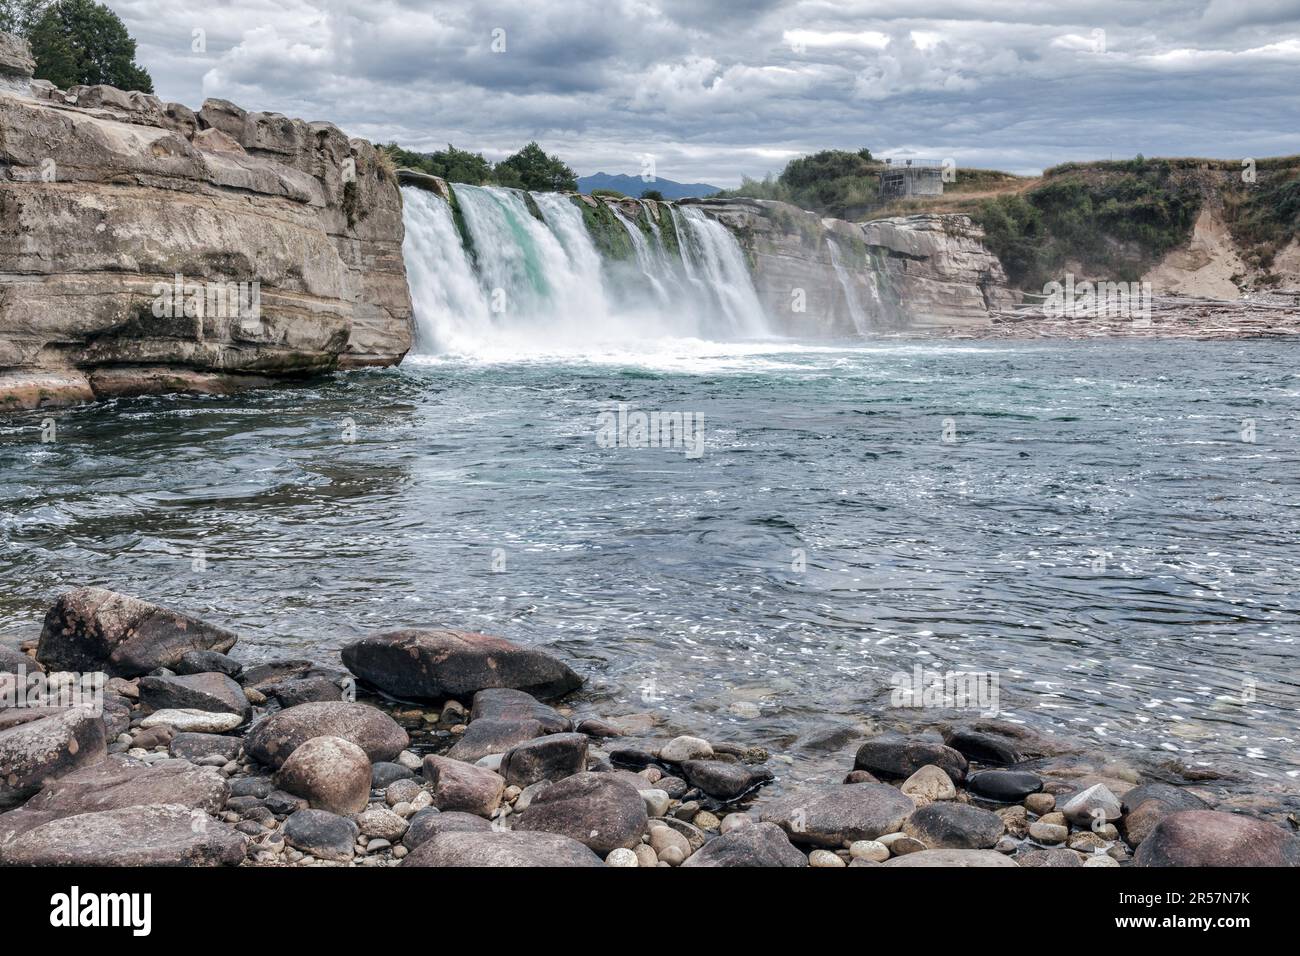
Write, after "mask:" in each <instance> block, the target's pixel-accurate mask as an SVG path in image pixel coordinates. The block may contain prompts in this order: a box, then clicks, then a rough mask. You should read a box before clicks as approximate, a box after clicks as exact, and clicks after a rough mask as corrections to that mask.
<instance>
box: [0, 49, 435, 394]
mask: <svg viewBox="0 0 1300 956" xmlns="http://www.w3.org/2000/svg"><path fill="white" fill-rule="evenodd" d="M32 69H33V63H32V59H31V56H30V53H29V52H28V49H27V46H26V44H25V43H24V42H23V41H21V40H17V39H15V38H13V37H10V36H7V35H4V34H0V408H5V407H8V408H32V407H38V406H44V405H58V404H72V403H76V402H81V401H87V400H91V399H94V398H108V397H114V396H119V395H133V394H148V393H156V392H167V391H191V390H192V391H210V392H225V391H230V390H234V389H237V388H240V387H243V386H246V385H251V384H258V383H263V382H266V381H268V380H274V379H282V378H286V377H293V376H301V375H305V374H310V373H317V372H327V371H331V370H334V369H338V368H350V367H356V366H364V365H393V364H396V363H398V362H400V361H401V360H402V358H403V356H404V355H405V354H406V352H407V351H408V350H409V349H410V347H411V342H412V333H413V328H412V314H411V300H410V294H409V292H408V290H407V284H406V271H405V267H404V265H403V262H402V238H403V227H402V201H401V194H400V192H399V191H398V186H397V177H396V175H395V172H394V170H393V169H392V167H391V165H390V164H389V163H388V162H387V161H386V159H385V157H383V156H382V154H381V153H379V151H378V150H376V149H375V148H374V147H373V146H372V145H371V144H370V143H368V142H366V141H364V140H360V139H351V140H349V139H348V137H347V136H345V135H344V134H343V132H341V131H340V130H339V129H338V128H337V127H335V126H333V125H331V124H329V123H307V122H303V121H302V120H297V119H289V118H287V117H285V116H282V115H280V114H277V113H260V112H247V111H245V110H243V109H241V108H239V107H238V106H235V105H234V104H232V103H228V102H226V101H224V100H215V99H210V100H207V101H206V102H205V103H204V104H203V106H202V107H201V108H200V109H199V110H198V111H197V112H194V111H192V110H190V109H188V108H187V107H185V106H182V105H180V104H178V103H165V102H163V101H161V100H160V99H159V98H158V97H156V96H152V95H147V94H142V93H126V92H123V91H121V90H118V89H115V88H113V87H107V86H89V87H87V86H80V87H74V88H73V89H71V90H68V91H61V90H58V89H56V88H54V87H53V86H52V85H51V84H50V83H48V82H45V81H41V80H36V81H33V80H32V79H31V74H32Z"/></svg>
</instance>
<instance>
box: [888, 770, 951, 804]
mask: <svg viewBox="0 0 1300 956" xmlns="http://www.w3.org/2000/svg"><path fill="white" fill-rule="evenodd" d="M898 789H899V790H901V791H902V792H903V793H905V794H907V795H908V796H909V797H911V798H912V799H913V800H914V801H915V802H916V805H917V806H923V805H924V804H926V803H933V802H934V801H935V800H955V799H956V798H957V788H956V786H955V785H954V784H953V782H952V777H950V776H948V774H947V772H946V771H943V770H940V769H939V768H938V767H936V766H934V765H933V764H926V765H925V766H924V767H922V768H921V769H920V770H918V771H917V772H916V773H914V774H912V775H911V776H910V777H908V778H907V779H906V780H905V781H903V785H902V786H901V787H899V788H898Z"/></svg>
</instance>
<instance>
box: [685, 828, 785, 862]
mask: <svg viewBox="0 0 1300 956" xmlns="http://www.w3.org/2000/svg"><path fill="white" fill-rule="evenodd" d="M807 865H808V857H806V856H804V855H803V854H802V853H801V852H799V850H798V849H797V848H796V847H795V846H794V845H793V844H791V843H790V839H789V837H787V836H786V834H785V831H784V830H782V829H781V828H780V827H779V826H777V825H776V824H774V823H756V824H753V825H751V826H741V827H737V828H736V829H734V830H732V831H731V832H729V833H724V834H723V835H722V836H720V837H717V838H716V839H713V840H710V841H709V842H708V843H706V844H704V846H703V847H701V848H700V849H699V850H696V851H695V853H693V854H691V856H690V857H689V858H688V859H687V860H686V862H685V863H683V864H682V866H684V867H686V866H708V867H723V866H728V867H729V866H746V867H753V866H764V867H766V866H788V867H793V866H807Z"/></svg>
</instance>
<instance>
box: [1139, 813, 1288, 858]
mask: <svg viewBox="0 0 1300 956" xmlns="http://www.w3.org/2000/svg"><path fill="white" fill-rule="evenodd" d="M1133 862H1134V864H1136V865H1137V866H1234V867H1235V866H1300V837H1297V836H1296V835H1295V834H1294V833H1290V832H1288V831H1286V830H1283V829H1282V828H1281V827H1278V826H1274V825H1273V824H1271V823H1268V822H1266V821H1264V820H1256V819H1255V818H1254V817H1247V816H1241V815H1240V814H1236V813H1223V812H1221V811H1219V810H1179V811H1176V812H1174V813H1170V814H1168V815H1167V816H1165V817H1164V818H1163V819H1162V820H1161V821H1160V822H1159V823H1157V824H1156V825H1155V827H1154V828H1153V829H1152V830H1151V832H1150V833H1149V834H1148V835H1147V838H1146V839H1145V840H1143V841H1142V845H1141V846H1139V847H1138V848H1137V853H1135V854H1134V856H1133Z"/></svg>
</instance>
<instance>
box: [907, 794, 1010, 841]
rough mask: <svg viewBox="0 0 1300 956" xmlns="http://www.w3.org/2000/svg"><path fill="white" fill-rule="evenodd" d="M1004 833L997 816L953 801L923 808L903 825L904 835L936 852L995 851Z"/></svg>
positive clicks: (988, 811)
mask: <svg viewBox="0 0 1300 956" xmlns="http://www.w3.org/2000/svg"><path fill="white" fill-rule="evenodd" d="M1002 830H1003V826H1002V820H1001V818H1000V817H998V815H997V814H996V813H993V812H992V811H990V810H983V809H981V808H979V807H973V806H971V805H970V804H966V803H955V802H951V801H945V802H942V803H932V804H930V805H929V806H925V807H921V808H920V809H919V810H917V811H916V812H915V813H913V814H912V815H911V816H910V817H908V819H907V822H906V823H904V824H903V832H904V833H906V834H907V835H908V836H910V837H912V838H914V839H917V840H920V841H921V842H922V843H924V844H925V845H926V846H927V847H929V848H930V849H934V850H945V849H946V850H987V849H991V848H992V847H993V846H994V845H995V844H996V843H997V842H998V838H999V837H1000V836H1002Z"/></svg>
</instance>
